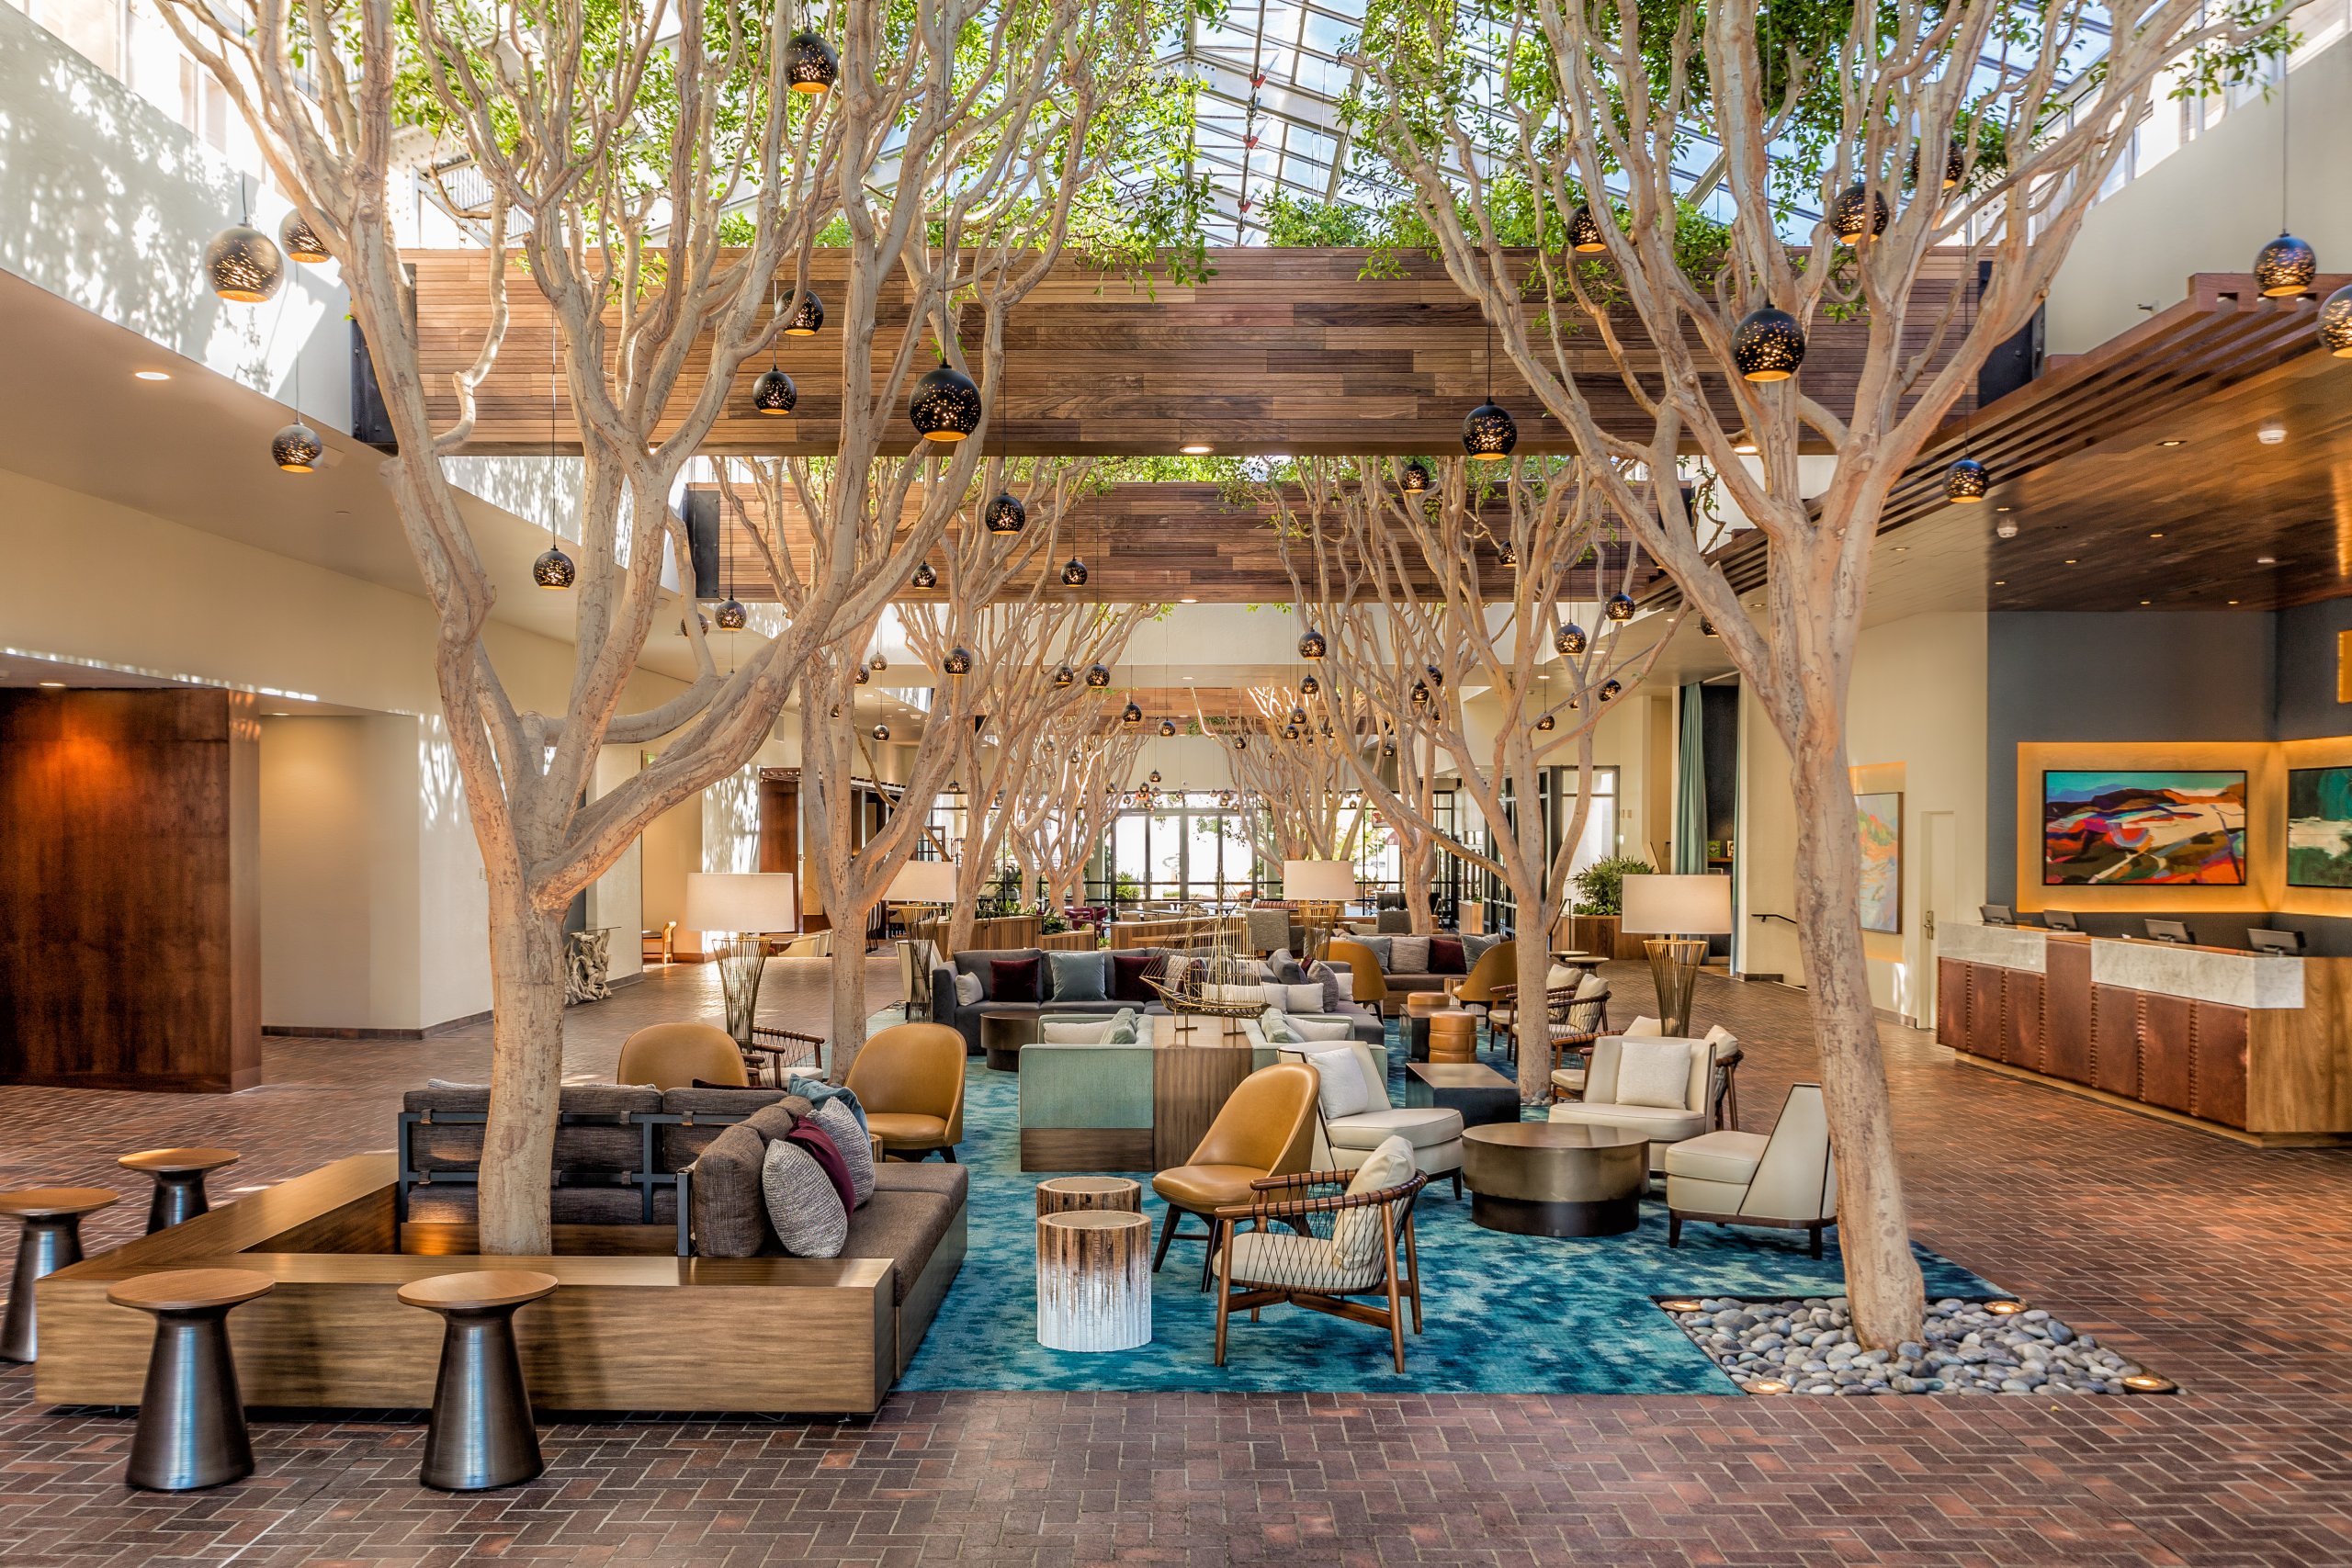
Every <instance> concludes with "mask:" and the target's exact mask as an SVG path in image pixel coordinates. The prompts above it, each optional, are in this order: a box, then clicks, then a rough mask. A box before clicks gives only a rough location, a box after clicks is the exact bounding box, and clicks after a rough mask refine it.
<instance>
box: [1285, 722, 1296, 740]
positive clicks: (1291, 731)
mask: <svg viewBox="0 0 2352 1568" xmlns="http://www.w3.org/2000/svg"><path fill="white" fill-rule="evenodd" d="M1283 739H1285V740H1295V739H1298V726H1296V725H1295V724H1285V725H1283Z"/></svg>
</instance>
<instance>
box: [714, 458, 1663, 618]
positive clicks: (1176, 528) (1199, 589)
mask: <svg viewBox="0 0 2352 1568" xmlns="http://www.w3.org/2000/svg"><path fill="white" fill-rule="evenodd" d="M732 494H733V495H734V496H740V497H741V498H742V500H743V502H744V503H745V512H746V517H745V521H748V522H749V523H750V524H751V525H752V526H754V527H757V528H759V529H760V530H761V531H762V533H763V536H765V537H766V538H768V539H769V540H770V541H771V545H773V543H774V541H775V537H776V535H775V532H774V525H773V524H772V523H771V521H770V520H769V519H768V518H766V517H765V516H763V515H759V514H758V513H759V502H758V500H757V497H756V496H755V495H752V494H751V493H750V492H749V490H748V487H744V486H737V487H736V488H735V490H734V491H733V492H732ZM686 515H687V516H688V518H689V519H691V520H695V525H696V527H697V528H698V529H699V528H700V527H703V526H707V522H706V521H705V520H707V519H708V518H710V517H712V516H713V515H716V516H718V519H719V521H720V523H721V524H722V526H720V528H719V539H720V542H721V545H722V547H723V548H724V549H725V550H726V551H727V556H726V558H725V564H724V567H723V570H724V572H725V573H726V574H727V575H726V576H725V577H724V578H723V579H722V581H724V582H726V583H727V584H729V586H731V588H732V590H733V592H734V594H735V597H737V598H738V599H741V600H742V601H743V602H744V603H746V604H750V603H752V602H753V601H754V600H767V599H773V598H775V592H774V591H773V589H771V587H770V586H769V584H768V581H767V577H766V572H765V568H764V566H763V562H762V560H761V558H760V553H759V548H758V547H757V546H756V545H755V544H753V543H752V538H751V536H750V535H749V534H748V533H746V532H745V530H744V527H743V525H742V523H741V522H739V521H738V520H737V516H738V514H737V512H736V505H735V502H734V500H732V499H730V500H729V501H728V502H726V503H725V504H724V505H721V504H720V503H719V502H718V487H716V486H714V485H695V486H692V487H689V490H688V492H687V506H686ZM1496 515H1497V528H1498V531H1500V530H1502V529H1505V528H1507V527H1508V526H1509V525H1508V522H1507V520H1505V519H1504V518H1503V517H1502V515H1501V513H1500V512H1499V511H1498V513H1497V514H1496ZM1271 519H1272V513H1271V512H1270V511H1269V510H1268V509H1267V508H1266V507H1264V506H1263V505H1261V504H1258V503H1255V502H1231V501H1228V500H1227V499H1226V496H1225V494H1224V492H1223V491H1221V490H1220V489H1219V487H1217V486H1216V485H1213V484H1205V483H1202V484H1193V483H1131V484H1117V485H1113V486H1111V487H1110V488H1109V489H1108V490H1106V491H1102V492H1099V493H1097V494H1094V495H1091V496H1088V497H1086V498H1084V499H1083V500H1081V501H1080V502H1079V503H1078V504H1077V505H1076V506H1075V507H1074V508H1073V509H1072V513H1071V515H1070V517H1069V519H1068V520H1066V521H1065V522H1064V523H1063V525H1062V526H1061V529H1060V531H1059V532H1058V533H1057V535H1056V536H1055V541H1054V552H1053V555H1052V558H1050V559H1047V558H1044V557H1043V556H1042V555H1041V556H1040V558H1039V559H1038V562H1037V569H1036V570H1039V571H1041V572H1043V573H1044V574H1045V576H1046V589H1045V593H1044V597H1046V598H1047V599H1055V600H1080V601H1084V600H1099V601H1101V602H1102V603H1104V604H1148V603H1166V604H1175V603H1180V602H1182V601H1186V600H1195V601H1198V602H1199V603H1201V604H1287V603H1289V602H1290V600H1291V598H1292V590H1291V581H1290V577H1289V574H1288V573H1287V572H1285V571H1284V570H1283V560H1282V553H1281V551H1280V550H1279V548H1277V547H1276V542H1275V537H1274V531H1273V527H1272V521H1271ZM783 521H784V538H785V541H786V544H787V545H788V547H790V549H791V551H792V555H793V559H794V561H795V562H796V564H797V566H798V567H799V568H800V570H803V571H806V570H808V569H809V526H808V521H807V519H806V517H805V516H804V515H803V514H802V513H801V512H800V511H799V509H798V508H797V506H795V507H794V508H793V509H792V511H791V512H790V513H789V514H788V515H786V517H785V519H784V520H783ZM1033 526H1036V525H1033ZM1632 549H1633V547H1632V546H1631V545H1630V544H1613V545H1605V546H1601V547H1599V552H1598V553H1599V554H1600V557H1601V559H1600V563H1599V570H1600V577H1601V581H1603V582H1605V583H1607V584H1608V585H1609V586H1607V587H1605V588H1604V589H1602V590H1601V591H1600V592H1599V593H1596V594H1588V595H1587V596H1588V597H1594V598H1605V597H1607V596H1608V594H1609V593H1610V592H1614V591H1615V584H1616V583H1617V582H1618V581H1620V574H1621V572H1622V570H1623V560H1624V558H1625V555H1626V553H1627V552H1628V551H1631V550H1632ZM1073 552H1075V553H1076V554H1077V555H1079V556H1080V558H1082V559H1083V560H1084V561H1085V562H1086V567H1087V581H1086V586H1085V587H1083V588H1069V587H1065V586H1063V584H1062V582H1061V580H1060V570H1061V564H1062V562H1064V561H1065V560H1068V559H1069V557H1070V556H1071V554H1072V553H1073ZM1479 556H1480V571H1481V574H1482V578H1483V577H1484V576H1485V575H1486V574H1488V573H1500V572H1501V571H1502V570H1503V568H1502V565H1501V563H1500V562H1499V561H1498V559H1496V558H1495V555H1494V552H1493V551H1492V550H1491V549H1485V548H1482V549H1481V550H1480V552H1479ZM1408 557H1409V552H1408ZM932 564H933V568H934V569H935V570H938V571H939V572H940V573H941V578H942V581H943V582H944V581H945V573H946V572H947V570H948V564H947V560H946V557H945V555H944V552H939V551H934V552H933V556H932ZM1588 570H1590V569H1588V568H1583V567H1579V568H1578V569H1577V573H1576V577H1577V581H1583V580H1584V578H1585V575H1586V572H1587V571H1588ZM1642 575H1643V576H1644V577H1646V575H1647V574H1646V573H1644V574H1642ZM1495 581H1499V578H1496V579H1495ZM1419 584H1420V586H1423V587H1427V586H1429V578H1428V576H1427V574H1426V573H1421V574H1419ZM1026 591H1027V589H1026V583H1025V581H1024V583H1023V584H1022V585H1021V589H1020V592H1026ZM902 597H904V598H906V599H909V600H920V599H921V598H922V595H921V594H920V593H918V592H914V591H911V590H910V591H909V592H906V593H905V594H904V595H902Z"/></svg>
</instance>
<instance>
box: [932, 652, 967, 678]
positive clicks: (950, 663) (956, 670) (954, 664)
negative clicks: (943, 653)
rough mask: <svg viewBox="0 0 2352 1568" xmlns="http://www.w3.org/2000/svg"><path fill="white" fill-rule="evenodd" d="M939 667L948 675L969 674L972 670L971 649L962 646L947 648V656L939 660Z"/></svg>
mask: <svg viewBox="0 0 2352 1568" xmlns="http://www.w3.org/2000/svg"><path fill="white" fill-rule="evenodd" d="M939 667H940V668H941V669H942V670H944V671H946V672H947V673H948V674H950V675H969V674H970V673H971V672H972V654H971V650H970V649H962V648H951V649H948V650H947V657H946V658H945V659H943V660H940V661H939Z"/></svg>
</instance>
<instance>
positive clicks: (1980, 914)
mask: <svg viewBox="0 0 2352 1568" xmlns="http://www.w3.org/2000/svg"><path fill="white" fill-rule="evenodd" d="M1976 918H1977V919H1981V920H1983V921H1984V922H1985V924H1986V925H1988V926H2013V925H2016V924H2017V923H2018V918H2017V917H2016V916H2015V915H2012V914H2010V913H2009V907H2008V906H2007V904H1979V905H1977V906H1976Z"/></svg>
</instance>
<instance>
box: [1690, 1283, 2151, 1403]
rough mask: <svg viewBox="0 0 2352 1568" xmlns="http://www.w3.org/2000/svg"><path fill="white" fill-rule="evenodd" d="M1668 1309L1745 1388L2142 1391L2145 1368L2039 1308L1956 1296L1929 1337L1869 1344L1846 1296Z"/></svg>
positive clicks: (1935, 1311) (1930, 1325)
mask: <svg viewBox="0 0 2352 1568" xmlns="http://www.w3.org/2000/svg"><path fill="white" fill-rule="evenodd" d="M1668 1315H1669V1316H1671V1317H1672V1318H1673V1319H1674V1320H1675V1322H1677V1323H1678V1324H1679V1325H1681V1327H1682V1331H1683V1332H1684V1333H1685V1334H1688V1335H1689V1336H1690V1337H1691V1340H1692V1341H1693V1342H1694V1343H1696V1344H1697V1345H1698V1347H1699V1348H1701V1349H1702V1350H1704V1351H1705V1352H1706V1353H1707V1354H1708V1355H1709V1356H1710V1357H1712V1358H1713V1360H1714V1363H1715V1364H1716V1365H1717V1366H1719V1367H1721V1368H1722V1369H1723V1370H1724V1371H1725V1372H1726V1373H1728V1374H1730V1376H1731V1378H1732V1381H1733V1382H1737V1383H1739V1384H1740V1385H1741V1386H1742V1387H1746V1386H1747V1385H1748V1384H1751V1383H1756V1382H1764V1381H1766V1380H1770V1381H1772V1382H1782V1383H1786V1384H1787V1385H1788V1387H1787V1389H1786V1390H1785V1391H1783V1390H1781V1389H1777V1388H1770V1387H1767V1388H1761V1389H1756V1390H1753V1391H1752V1392H1756V1393H1781V1392H1787V1393H1813V1394H1839V1393H2023V1394H2049V1395H2056V1396H2059V1397H2067V1396H2071V1395H2075V1394H2083V1393H2131V1392H2133V1391H2132V1390H2131V1387H2130V1386H2128V1385H2127V1384H2126V1383H2125V1382H2124V1380H2125V1379H2126V1378H2135V1377H2143V1376H2144V1373H2143V1370H2142V1369H2141V1368H2140V1367H2139V1366H2138V1365H2137V1364H2135V1363H2134V1362H2132V1361H2131V1360H2130V1359H2127V1358H2125V1357H2124V1356H2122V1355H2120V1354H2119V1353H2117V1352H2116V1351H2113V1350H2110V1349H2109V1348H2106V1347H2105V1346H2103V1345H2101V1344H2099V1343H2098V1340H2097V1339H2096V1338H2094V1337H2092V1336H2090V1335H2087V1334H2077V1333H2075V1331H2074V1330H2073V1329H2071V1328H2069V1327H2067V1326H2066V1325H2064V1324H2063V1323H2061V1322H2059V1321H2058V1320H2057V1319H2056V1318H2054V1317H2052V1316H2051V1315H2050V1314H2048V1313H2046V1312H2043V1311H2041V1309H2040V1308H2033V1309H2031V1310H2029V1311H2025V1312H2013V1313H2009V1314H1996V1313H1994V1312H1990V1311H1988V1310H1986V1304H1985V1303H1983V1302H1967V1301H1962V1300H1960V1299H1959V1298H1957V1297H1952V1296H1947V1297H1945V1298H1944V1299H1943V1300H1941V1301H1939V1302H1933V1303H1929V1304H1928V1318H1927V1325H1926V1328H1925V1335H1926V1337H1925V1338H1924V1339H1922V1340H1921V1341H1919V1342H1917V1343H1905V1344H1904V1345H1901V1346H1898V1347H1897V1348H1894V1349H1893V1350H1865V1349H1863V1348H1862V1347H1861V1346H1860V1344H1859V1343H1858V1342H1857V1341H1856V1340H1855V1338H1854V1330H1853V1326H1852V1324H1851V1321H1850V1320H1849V1317H1848V1316H1847V1311H1846V1298H1845V1297H1843V1296H1808V1297H1806V1298H1804V1300H1802V1301H1773V1302H1747V1301H1738V1300H1736V1299H1734V1298H1732V1297H1728V1296H1719V1297H1709V1298H1707V1299H1705V1300H1702V1301H1700V1303H1699V1306H1698V1308H1697V1310H1695V1311H1690V1312H1673V1311H1670V1310H1669V1311H1668Z"/></svg>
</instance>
